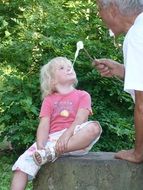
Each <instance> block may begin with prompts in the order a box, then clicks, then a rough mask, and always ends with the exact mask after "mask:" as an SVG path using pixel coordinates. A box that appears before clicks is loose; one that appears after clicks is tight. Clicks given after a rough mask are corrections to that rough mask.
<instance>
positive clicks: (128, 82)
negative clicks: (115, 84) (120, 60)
mask: <svg viewBox="0 0 143 190" xmlns="http://www.w3.org/2000/svg"><path fill="white" fill-rule="evenodd" d="M124 89H125V90H141V91H143V41H140V42H137V41H136V42H135V41H133V40H132V41H130V42H129V44H128V48H127V56H126V66H125V84H124Z"/></svg>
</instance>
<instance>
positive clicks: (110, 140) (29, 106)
mask: <svg viewBox="0 0 143 190" xmlns="http://www.w3.org/2000/svg"><path fill="white" fill-rule="evenodd" d="M0 40H1V43H0V115H1V117H0V140H1V141H3V140H4V139H5V138H6V139H7V140H9V141H11V143H12V146H13V148H14V152H15V153H17V156H18V155H19V154H20V153H21V152H22V151H23V150H25V148H27V147H28V146H29V145H30V144H31V143H33V141H34V140H35V134H36V129H37V126H38V122H39V121H38V114H39V110H40V106H41V94H40V84H39V71H40V67H41V66H42V65H43V64H45V63H47V62H48V61H49V60H50V59H51V58H53V57H56V56H66V57H67V58H69V59H70V60H72V61H73V59H74V54H75V51H76V43H77V42H78V41H79V40H82V41H83V43H84V46H85V47H86V49H87V50H88V51H89V53H90V55H91V56H92V57H96V58H110V59H114V60H117V61H119V62H123V60H122V41H123V36H121V37H120V38H118V39H116V44H115V43H114V39H113V38H111V37H110V36H109V32H108V30H107V29H106V27H105V26H104V24H103V23H102V21H101V19H100V18H99V15H98V11H97V8H96V3H95V1H93V0H87V1H85V0H81V1H72V0H71V1H70V0H56V1H55V0H48V1H47V0H11V1H10V0H2V1H1V2H0ZM75 70H76V73H77V76H78V80H79V84H78V87H77V88H80V89H84V90H86V91H88V92H89V93H90V94H91V96H92V103H93V113H94V115H93V116H92V117H91V119H94V120H98V121H99V122H100V123H101V126H102V128H103V134H102V136H101V139H100V141H99V142H98V143H97V145H96V146H95V147H94V148H93V151H117V150H120V149H122V148H130V147H132V145H133V141H134V129H133V117H132V116H133V103H132V100H131V98H130V96H129V95H128V94H126V93H124V92H123V83H122V82H121V81H118V80H117V79H115V78H113V79H112V80H111V79H108V78H102V77H101V76H100V75H99V73H98V72H97V71H96V70H95V69H94V68H92V66H91V62H90V60H89V59H88V57H87V56H86V54H85V53H84V51H82V50H81V51H80V54H79V57H78V59H77V61H76V63H75Z"/></svg>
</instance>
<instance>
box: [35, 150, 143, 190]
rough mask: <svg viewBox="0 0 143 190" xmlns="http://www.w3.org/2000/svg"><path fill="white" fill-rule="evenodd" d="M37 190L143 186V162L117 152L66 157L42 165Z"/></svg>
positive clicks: (109, 189)
mask: <svg viewBox="0 0 143 190" xmlns="http://www.w3.org/2000/svg"><path fill="white" fill-rule="evenodd" d="M33 185H34V187H33V189H34V190H143V164H133V163H129V162H127V161H123V160H118V159H114V153H111V152H98V153H89V154H88V155H85V156H82V157H73V156H70V157H62V158H59V159H58V160H57V161H55V162H54V163H48V164H45V165H44V166H42V168H41V170H40V171H39V173H38V175H37V178H36V179H35V180H34V182H33Z"/></svg>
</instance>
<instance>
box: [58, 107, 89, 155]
mask: <svg viewBox="0 0 143 190" xmlns="http://www.w3.org/2000/svg"><path fill="white" fill-rule="evenodd" d="M89 112H90V111H89V110H88V109H79V110H78V112H77V115H76V118H75V120H74V122H73V123H72V125H71V126H70V128H68V129H67V130H66V131H65V132H64V133H63V135H62V136H61V137H60V138H59V140H58V141H57V143H56V152H58V153H59V154H62V153H64V152H65V150H66V149H67V144H68V141H69V139H70V137H71V136H72V135H73V133H74V129H75V127H76V126H77V125H80V124H82V123H84V122H86V121H87V120H88V115H89Z"/></svg>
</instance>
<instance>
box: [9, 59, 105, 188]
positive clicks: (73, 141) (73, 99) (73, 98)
mask: <svg viewBox="0 0 143 190" xmlns="http://www.w3.org/2000/svg"><path fill="white" fill-rule="evenodd" d="M76 84H77V78H76V73H75V71H74V69H73V67H72V63H71V62H70V61H69V60H68V59H67V58H65V57H56V58H54V59H52V60H51V61H50V62H49V63H48V64H46V65H44V66H43V67H42V69H41V91H42V97H43V99H44V100H43V103H42V107H41V111H40V123H39V126H38V130H37V140H36V143H34V144H33V145H32V146H31V147H30V148H29V149H28V150H27V151H25V152H24V153H23V154H22V155H21V156H20V157H19V159H18V160H17V161H16V163H15V164H14V166H13V168H12V170H13V171H14V176H13V180H12V185H11V190H24V189H25V187H26V184H27V181H28V179H29V177H30V178H34V177H35V175H36V174H37V172H38V170H39V169H40V167H41V165H42V164H44V163H46V162H53V161H55V160H56V159H57V158H58V157H59V156H60V155H62V154H68V155H83V154H87V153H88V152H89V150H90V149H91V148H92V146H93V145H94V144H95V143H96V142H97V141H98V139H99V137H100V134H101V132H102V129H101V127H100V124H99V123H98V122H96V121H88V116H89V115H90V114H91V113H92V110H91V98H90V95H89V94H88V93H87V92H85V91H82V90H76V89H75V88H74V86H75V85H76Z"/></svg>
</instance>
